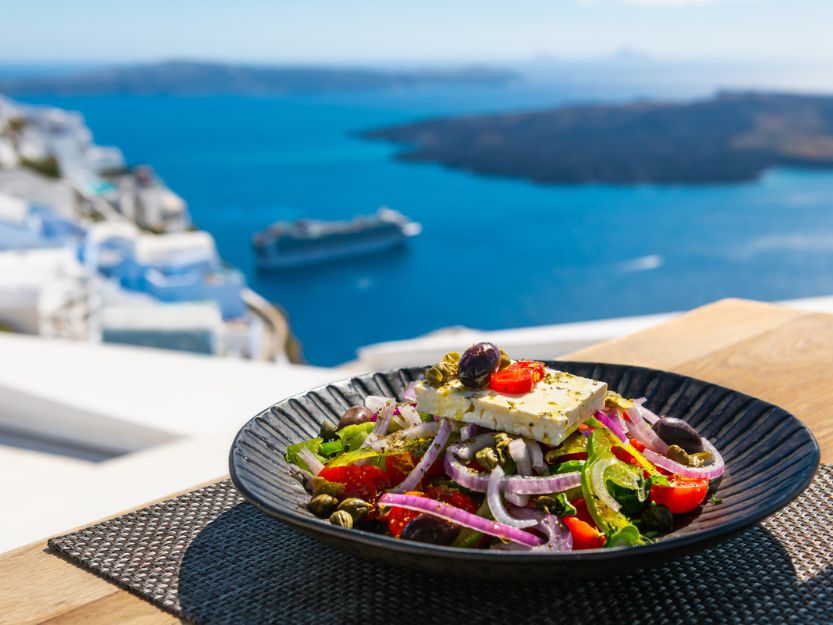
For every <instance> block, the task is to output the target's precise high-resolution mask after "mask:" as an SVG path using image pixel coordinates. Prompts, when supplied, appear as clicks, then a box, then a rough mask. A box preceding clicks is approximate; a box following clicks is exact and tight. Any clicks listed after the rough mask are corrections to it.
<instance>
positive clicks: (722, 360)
mask: <svg viewBox="0 0 833 625" xmlns="http://www.w3.org/2000/svg"><path fill="white" fill-rule="evenodd" d="M569 357H570V358H573V359H576V360H596V361H603V362H619V363H627V364H634V365H643V366H648V367H656V368H660V369H668V370H671V371H677V372H680V373H684V374H687V375H692V376H695V377H698V378H702V379H704V380H709V381H712V382H716V383H718V384H722V385H724V386H729V387H732V388H735V389H738V390H740V391H743V392H745V393H749V394H751V395H755V396H757V397H760V398H762V399H765V400H767V401H770V402H773V403H775V404H778V405H780V406H782V407H784V408H786V409H787V410H789V411H790V412H792V413H794V414H795V415H797V416H798V417H799V418H801V419H802V420H803V421H804V422H805V423H806V424H807V425H808V426H809V427H810V429H811V430H812V431H813V433H814V434H815V436H816V438H817V439H818V441H819V445H820V446H821V452H822V458H821V459H822V462H827V463H830V462H833V416H831V415H830V406H833V315H827V314H820V313H808V312H803V311H799V310H793V309H789V308H782V307H779V306H773V305H770V304H761V303H757V302H750V301H743V300H724V301H720V302H717V303H715V304H710V305H708V306H704V307H702V308H698V309H697V310H694V311H692V312H689V313H687V314H684V315H681V316H679V317H677V318H675V319H673V320H671V321H668V322H666V323H663V324H661V325H659V326H656V327H653V328H650V329H648V330H644V331H642V332H638V333H636V334H632V335H629V336H626V337H623V338H619V339H614V340H612V341H608V342H606V343H601V344H599V345H595V346H593V347H589V348H587V349H583V350H581V351H579V352H576V353H574V354H570V355H569ZM47 496H48V495H47ZM140 507H143V506H140ZM176 622H181V621H179V619H176V618H174V617H172V616H170V615H169V614H166V613H165V612H162V611H161V610H159V609H157V608H155V607H154V606H152V605H151V604H149V603H147V602H145V601H143V600H141V599H139V598H137V597H135V596H133V595H131V594H129V593H128V592H126V591H123V590H120V589H118V588H117V587H116V586H114V585H112V584H110V583H108V582H105V581H104V580H102V579H99V578H98V577H96V576H95V575H92V574H90V573H87V572H85V571H83V570H82V569H80V568H78V567H76V566H73V565H72V564H69V563H68V562H65V561H64V560H62V559H61V558H59V557H57V556H55V555H52V554H50V553H48V552H47V551H46V541H41V542H38V543H35V544H33V545H30V546H28V547H22V548H20V549H17V550H15V551H11V552H9V553H7V554H5V555H2V556H0V624H11V623H14V624H15V625H19V624H23V623H50V624H54V625H57V624H59V623H60V624H69V623H85V624H90V625H94V624H96V623H102V624H107V625H109V624H111V623H123V624H126V625H137V624H140V623H141V624H144V623H154V624H156V623H176Z"/></svg>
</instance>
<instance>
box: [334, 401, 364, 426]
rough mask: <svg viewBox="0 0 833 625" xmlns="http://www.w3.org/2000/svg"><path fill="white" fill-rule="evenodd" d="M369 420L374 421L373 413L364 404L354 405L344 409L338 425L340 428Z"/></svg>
mask: <svg viewBox="0 0 833 625" xmlns="http://www.w3.org/2000/svg"><path fill="white" fill-rule="evenodd" d="M368 421H373V413H372V412H371V411H370V410H369V409H367V408H365V407H364V406H353V407H352V408H348V409H347V410H345V411H344V414H343V415H341V419H339V420H338V426H336V427H338V429H339V430H340V429H341V428H343V427H344V426H346V425H357V424H359V423H367V422H368Z"/></svg>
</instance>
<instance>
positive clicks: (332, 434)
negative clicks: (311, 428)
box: [318, 419, 338, 442]
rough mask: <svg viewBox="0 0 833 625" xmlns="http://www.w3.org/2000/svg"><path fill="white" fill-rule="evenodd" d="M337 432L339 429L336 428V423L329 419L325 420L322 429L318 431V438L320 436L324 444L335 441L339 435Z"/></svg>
mask: <svg viewBox="0 0 833 625" xmlns="http://www.w3.org/2000/svg"><path fill="white" fill-rule="evenodd" d="M337 430H338V427H336V425H335V423H333V422H332V421H330V420H329V419H324V421H322V422H321V428H320V429H319V430H318V436H320V437H321V439H322V440H323V441H324V442H326V441H333V440H335V439H337V438H338V434H336V431H337Z"/></svg>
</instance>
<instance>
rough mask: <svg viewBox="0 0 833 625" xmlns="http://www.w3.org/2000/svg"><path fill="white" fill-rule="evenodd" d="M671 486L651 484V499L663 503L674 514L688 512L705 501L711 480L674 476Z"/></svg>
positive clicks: (670, 482) (670, 481)
mask: <svg viewBox="0 0 833 625" xmlns="http://www.w3.org/2000/svg"><path fill="white" fill-rule="evenodd" d="M668 481H669V484H670V485H669V486H660V485H659V484H654V485H653V486H651V501H653V502H654V503H656V504H662V505H663V506H666V507H667V508H668V509H669V510H671V513H672V514H686V513H688V512H691V511H692V510H694V509H695V508H696V507H697V506H699V505H700V504H701V503H703V500H704V499H705V498H706V493H707V492H708V490H709V480H707V479H705V478H702V479H684V478H679V477H673V478H671V479H669V480H668Z"/></svg>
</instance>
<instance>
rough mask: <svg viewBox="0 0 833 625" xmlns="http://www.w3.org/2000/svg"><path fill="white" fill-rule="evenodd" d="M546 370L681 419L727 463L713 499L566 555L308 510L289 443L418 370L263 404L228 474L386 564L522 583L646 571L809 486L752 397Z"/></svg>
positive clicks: (245, 489)
mask: <svg viewBox="0 0 833 625" xmlns="http://www.w3.org/2000/svg"><path fill="white" fill-rule="evenodd" d="M547 364H548V365H549V366H551V367H553V368H556V369H560V370H564V371H569V372H571V373H574V374H576V375H581V376H585V377H589V378H594V379H598V380H604V381H605V382H607V383H608V385H609V387H610V388H611V390H615V391H618V392H619V393H621V394H622V395H624V396H625V397H647V398H648V402H647V404H646V405H647V406H648V407H650V408H651V409H652V410H653V411H655V412H657V413H661V414H665V415H668V416H673V417H678V418H681V419H685V420H686V421H688V422H689V423H691V424H692V425H693V426H694V427H695V428H697V430H698V431H699V432H700V433H701V434H702V435H703V436H705V437H707V438H708V439H709V440H711V441H712V443H714V445H715V447H717V449H718V450H719V451H720V453H721V454H722V455H723V458H724V460H725V462H726V473H725V474H724V476H723V478H722V481H721V482H720V484H719V488H718V492H717V495H718V497H719V498H720V499H722V500H723V501H722V503H719V504H714V503H707V504H706V505H704V507H703V508H702V510H701V511H700V512H699V514H697V515H696V516H695V515H692V518H690V519H686V521H688V522H686V523H684V524H683V526H682V527H679V528H678V529H677V530H675V531H674V532H673V533H671V534H669V535H668V536H667V537H666V538H663V539H662V540H660V541H658V542H655V543H653V544H650V545H645V546H641V547H620V548H612V549H594V550H588V551H576V552H570V553H522V552H501V551H489V550H476V549H458V548H453V547H441V546H435V545H428V544H424V543H417V542H411V541H407V540H399V539H396V538H391V537H389V536H383V535H380V534H374V533H372V532H367V531H362V530H356V529H345V528H341V527H336V526H334V525H331V524H330V523H328V522H327V521H326V520H321V519H318V518H316V517H314V516H313V515H312V514H311V513H310V512H309V511H308V510H307V509H306V508H305V505H306V504H307V502H308V501H309V495H308V494H307V493H306V492H305V491H304V489H303V488H302V487H301V485H300V484H299V483H298V481H297V480H296V479H295V478H294V477H293V476H292V475H291V474H290V472H289V469H288V467H287V463H286V460H285V458H284V452H285V450H286V447H287V446H288V445H290V444H292V443H297V442H299V441H301V440H304V439H307V438H310V437H313V436H317V434H318V427H319V424H320V423H321V421H322V420H323V419H324V418H329V419H330V420H332V421H333V422H335V421H337V420H338V418H339V416H340V415H341V413H342V412H343V411H344V410H345V409H346V408H347V407H349V406H352V405H356V404H359V403H362V400H363V398H364V397H366V396H367V395H387V396H396V397H398V398H401V397H402V393H403V391H404V389H405V387H406V386H407V384H408V383H409V382H410V381H412V380H415V379H418V378H420V377H421V376H422V373H423V372H424V370H425V368H424V367H412V368H406V369H399V370H396V371H389V372H382V373H373V374H366V375H362V376H359V377H355V378H351V379H349V380H342V381H340V382H335V383H333V384H328V385H326V386H321V387H318V388H315V389H313V390H311V391H307V392H306V393H302V394H300V395H296V396H294V397H290V398H288V399H285V400H283V401H281V402H278V403H277V404H275V405H274V406H272V407H271V408H269V409H267V410H264V411H263V412H262V413H260V414H259V415H258V416H256V417H255V418H253V419H252V420H251V421H249V422H248V423H247V424H246V425H245V426H244V427H243V429H242V430H240V432H239V433H238V434H237V437H236V438H235V440H234V444H233V445H232V447H231V453H230V457H229V467H230V471H231V479H232V480H233V481H234V484H235V486H236V487H237V489H238V490H239V491H240V493H241V494H242V495H243V496H244V497H245V498H246V499H247V500H248V501H249V502H251V503H252V504H254V505H255V506H257V507H258V508H260V509H261V510H262V511H263V512H265V513H266V514H268V515H270V516H273V517H275V518H277V519H280V520H281V521H284V522H286V523H289V524H291V525H293V526H295V527H296V528H298V529H299V530H301V531H302V532H305V533H306V534H309V535H310V536H313V537H315V538H317V539H318V540H321V541H323V542H325V543H328V544H330V545H332V546H334V547H337V548H339V549H342V550H344V551H348V552H350V553H355V554H357V555H360V556H365V557H368V558H375V559H379V560H382V561H385V562H388V563H390V564H394V565H399V566H407V567H412V568H417V569H422V570H424V571H428V572H431V573H439V574H454V575H467V576H476V577H492V576H495V575H500V576H501V579H515V580H519V581H520V580H524V579H530V578H533V577H535V578H539V579H540V574H542V573H545V574H546V575H548V576H555V577H572V576H589V575H595V574H610V573H614V572H619V571H625V570H628V569H633V568H641V567H645V566H653V565H656V564H659V563H661V562H663V561H665V560H668V559H670V558H675V557H678V556H681V555H684V554H687V553H691V552H694V551H698V550H700V549H703V548H704V547H707V546H709V545H711V544H714V543H716V542H718V541H720V540H724V539H726V538H728V537H730V536H732V535H733V534H735V533H737V532H739V531H740V530H742V529H744V528H746V527H748V526H750V525H752V524H753V523H755V522H756V521H760V520H761V519H763V518H764V517H766V516H768V515H770V514H772V513H773V512H775V511H776V510H778V509H780V508H782V507H783V506H785V505H786V504H788V503H789V502H790V501H792V500H793V499H795V497H797V496H798V495H799V494H800V493H801V491H803V490H804V488H805V487H806V486H807V484H809V482H810V480H811V479H812V477H813V474H814V473H815V471H816V467H817V466H818V462H819V447H818V444H817V443H816V441H815V439H814V438H813V435H812V434H811V433H810V431H809V430H808V429H807V428H806V427H805V426H804V425H803V424H802V423H801V422H800V421H799V420H798V419H796V418H795V417H794V416H793V415H791V414H789V413H788V412H786V411H785V410H783V409H781V408H779V407H778V406H774V405H772V404H769V403H767V402H765V401H762V400H760V399H755V398H754V397H750V396H748V395H744V394H743V393H739V392H737V391H733V390H731V389H728V388H724V387H722V386H717V385H715V384H710V383H708V382H704V381H702V380H697V379H694V378H689V377H686V376H682V375H677V374H676V373H669V372H667V371H658V370H655V369H646V368H643V367H632V366H627V365H613V364H601V363H588V362H566V361H553V362H548V363H547Z"/></svg>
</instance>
